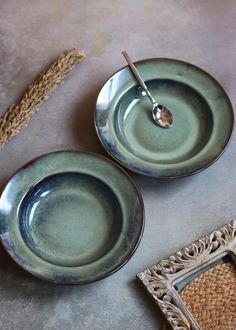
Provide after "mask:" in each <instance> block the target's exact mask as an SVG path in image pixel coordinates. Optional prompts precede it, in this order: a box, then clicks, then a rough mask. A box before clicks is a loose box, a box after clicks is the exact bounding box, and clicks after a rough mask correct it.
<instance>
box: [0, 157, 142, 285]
mask: <svg viewBox="0 0 236 330" xmlns="http://www.w3.org/2000/svg"><path fill="white" fill-rule="evenodd" d="M0 231H1V240H2V243H3V245H4V246H5V248H6V250H7V252H8V253H9V254H10V255H11V256H12V258H13V259H14V260H15V261H16V262H17V263H18V264H19V265H20V266H22V267H23V268H24V269H25V270H27V271H29V272H30V273H32V274H34V275H36V276H38V277H41V278H43V279H46V280H49V281H53V282H57V283H68V284H81V283H87V282H91V281H95V280H98V279H101V278H103V277H105V276H107V275H109V274H111V273H113V272H114V271H115V270H117V269H119V268H120V267H121V266H122V265H124V264H125V262H126V261H127V260H128V259H129V258H130V256H131V255H132V254H133V252H134V251H135V249H136V247H137V245H138V243H139V241H140V237H141V235H142V231H143V202H142V198H141V196H140V194H139V192H138V190H137V187H136V186H135V184H134V183H133V182H132V181H131V179H130V177H129V176H128V175H127V174H126V173H125V172H124V171H123V170H122V169H121V168H120V167H119V166H117V165H116V164H114V163H113V162H111V161H109V160H108V159H106V158H104V157H101V156H97V155H94V154H90V153H80V152H66V151H64V152H55V153H50V154H47V155H44V156H41V157H39V158H37V159H35V160H33V161H32V162H30V163H28V164H27V165H26V166H25V167H24V168H22V169H21V170H19V171H18V172H17V173H16V174H15V175H14V176H13V177H12V179H11V180H10V181H9V183H8V184H7V186H6V187H5V189H4V191H3V193H2V196H1V199H0Z"/></svg>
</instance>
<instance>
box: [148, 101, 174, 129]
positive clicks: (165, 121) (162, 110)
mask: <svg viewBox="0 0 236 330" xmlns="http://www.w3.org/2000/svg"><path fill="white" fill-rule="evenodd" d="M152 118H153V120H154V121H155V122H156V123H157V124H158V125H159V126H161V127H163V128H169V127H171V126H172V124H173V116H172V113H171V112H170V110H169V109H168V108H166V107H165V106H164V105H161V104H153V107H152Z"/></svg>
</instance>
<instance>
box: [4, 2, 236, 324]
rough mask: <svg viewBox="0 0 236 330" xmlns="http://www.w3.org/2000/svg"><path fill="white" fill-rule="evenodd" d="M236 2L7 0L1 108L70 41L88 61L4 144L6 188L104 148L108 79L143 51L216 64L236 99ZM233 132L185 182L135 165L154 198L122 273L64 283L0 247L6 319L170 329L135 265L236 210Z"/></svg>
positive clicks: (213, 69)
mask: <svg viewBox="0 0 236 330" xmlns="http://www.w3.org/2000/svg"><path fill="white" fill-rule="evenodd" d="M235 29H236V3H235V1H234V0H225V1H221V0H215V1H213V0H205V1H198V0H179V1H175V0H145V1H141V0H117V1H109V0H100V1H95V0H87V1H85V0H70V1H66V0H47V1H46V0H42V1H37V0H32V1H27V0H21V1H17V0H1V1H0V105H1V107H0V109H1V113H3V112H4V110H5V108H6V107H7V106H8V105H10V104H11V103H14V102H17V99H18V98H19V96H20V95H21V93H22V92H23V91H24V89H25V88H26V86H27V85H28V84H29V83H30V82H31V81H33V79H34V78H35V77H36V76H37V74H38V73H39V72H40V70H41V69H43V68H44V67H45V65H47V64H48V63H50V62H51V60H52V59H54V58H55V57H57V55H58V54H59V53H60V52H61V51H63V50H64V49H66V48H68V47H77V48H79V49H83V50H85V52H86V53H87V59H86V61H84V62H83V63H81V64H79V65H78V67H77V68H76V69H75V71H74V73H73V74H72V76H71V77H70V78H69V79H67V80H66V82H65V83H64V85H63V86H61V87H60V89H58V90H57V91H56V92H55V93H54V94H53V95H52V97H51V98H50V99H49V100H48V101H47V102H46V103H44V104H43V106H42V107H41V109H40V111H39V112H38V113H37V114H36V115H34V117H33V118H32V120H31V121H30V124H29V126H28V127H27V128H25V129H24V130H23V131H22V132H21V133H20V134H19V135H18V136H17V137H15V138H14V139H13V140H12V141H11V142H10V143H9V144H8V145H7V146H6V147H5V148H4V149H3V150H1V151H0V173H1V177H0V188H1V189H2V188H3V186H4V184H5V183H6V182H7V180H8V179H9V177H10V176H11V175H12V174H13V172H14V171H16V169H17V168H18V167H19V166H21V165H22V164H23V163H24V162H26V161H28V160H29V159H32V158H34V157H35V156H38V155H40V154H42V153H45V152H49V151H52V150H58V149H68V148H70V149H71V148H75V149H80V150H89V151H95V152H98V153H100V154H105V152H104V150H103V148H102V147H101V146H100V144H99V141H98V139H97V137H96V134H95V130H94V127H93V121H92V118H93V109H94V103H95V100H96V96H97V94H98V91H99V89H100V87H101V86H102V84H103V83H104V82H105V80H106V79H107V78H108V77H109V76H110V75H111V74H112V73H113V72H114V71H116V70H118V69H119V68H120V67H121V66H123V65H124V64H125V62H124V59H123V57H122V56H121V51H122V50H124V49H126V50H127V51H128V52H129V53H130V55H131V56H132V58H133V59H134V60H138V59H142V58H147V57H158V56H164V57H174V58H179V59H182V60H186V61H189V62H192V63H194V64H196V65H198V66H201V67H202V68H203V69H206V70H207V71H209V72H210V73H211V74H212V75H214V76H215V78H216V79H217V80H219V81H220V83H221V84H223V86H224V87H225V89H226V91H227V92H228V94H229V96H230V98H231V101H232V103H233V105H235V103H236V94H235V90H236V70H235V54H236V39H235ZM235 164H236V142H235V134H233V138H232V142H231V144H230V146H229V148H228V149H227V151H226V153H225V154H224V155H223V157H222V158H221V159H220V160H218V161H217V162H216V163H215V164H214V165H212V166H211V167H210V168H208V169H207V170H205V171H203V172H202V173H200V174H198V175H195V176H193V177H190V178H186V179H180V180H177V181H158V180H153V179H148V178H143V177H140V176H138V175H133V177H134V179H135V181H136V182H137V183H138V185H139V187H140V189H141V191H142V194H143V197H144V202H145V208H146V228H145V232H144V236H143V239H142V242H141V244H140V246H139V248H138V250H137V252H136V253H135V255H134V256H133V258H132V259H131V260H130V262H129V263H128V264H127V265H126V266H125V267H123V268H122V269H121V270H120V271H119V272H117V273H116V274H114V275H112V276H111V277H109V278H107V279H105V280H102V281H100V282H97V283H95V284H91V285H86V286H82V287H63V286H57V285H52V284H47V283H44V282H41V281H39V280H37V279H34V278H32V277H31V276H29V275H27V274H26V273H25V272H23V271H22V270H20V269H19V267H18V266H16V265H15V263H14V262H13V261H12V260H11V259H10V258H9V257H8V256H7V255H6V253H5V252H4V251H3V249H2V247H1V249H0V311H1V313H0V329H4V330H8V329H9V330H14V329H26V330H27V329H35V330H36V329H44V330H49V329H55V330H56V329H57V330H59V329H64V330H67V329H68V330H69V329H81V330H88V329H89V330H90V329H96V330H98V329H104V330H106V329H107V330H108V329H129V330H136V329H137V330H138V329H140V330H142V329H150V330H151V329H161V328H162V319H161V316H160V313H159V310H158V309H157V308H156V306H154V305H153V304H152V302H151V301H150V300H149V298H148V297H147V296H146V293H145V292H144V291H143V289H142V288H140V287H139V285H138V284H137V283H136V280H135V274H136V273H137V272H139V271H142V270H144V269H145V268H147V267H149V266H150V265H152V264H153V263H155V262H157V261H158V260H160V259H162V258H165V257H167V256H168V255H169V254H171V253H173V252H174V251H175V250H176V249H179V248H181V247H183V246H184V245H186V244H188V243H190V242H191V241H193V240H195V239H197V238H198V237H200V236H202V235H204V234H206V233H208V232H210V231H211V230H213V229H214V228H217V227H219V226H221V225H223V224H225V223H226V222H228V221H229V220H231V219H232V218H234V217H235V216H236V207H235V205H236V184H235V181H236V165H235Z"/></svg>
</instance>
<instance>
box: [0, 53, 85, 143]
mask: <svg viewBox="0 0 236 330" xmlns="http://www.w3.org/2000/svg"><path fill="white" fill-rule="evenodd" d="M84 57H85V55H84V53H82V52H78V51H77V50H76V49H74V48H73V49H69V50H67V51H65V52H64V53H63V54H62V55H60V56H59V58H58V59H57V60H56V61H55V62H54V63H53V64H52V65H51V66H50V67H49V68H48V69H47V70H46V71H44V72H42V73H41V74H40V76H39V77H38V79H37V80H36V81H35V82H34V84H33V85H31V86H29V88H28V89H27V91H26V92H25V94H24V95H23V97H22V99H21V100H20V102H19V103H18V104H17V105H11V106H10V107H9V108H8V109H7V110H6V112H5V113H4V114H3V115H2V117H0V148H2V147H3V146H4V145H5V144H6V143H7V142H8V141H9V140H10V139H11V138H12V137H13V136H14V135H16V134H17V133H19V131H20V130H21V129H22V128H23V127H25V126H26V125H27V124H28V122H29V119H30V117H31V116H32V115H33V113H34V112H35V111H36V110H38V108H39V106H40V104H41V103H42V102H43V101H45V100H47V99H48V97H49V95H50V94H51V93H52V91H54V90H55V89H56V88H57V87H58V86H59V85H60V84H61V83H62V81H63V79H64V78H65V77H66V76H67V75H68V74H69V73H70V72H71V70H72V69H73V67H74V66H75V65H76V64H77V63H78V62H80V61H81V60H82V59H83V58H84Z"/></svg>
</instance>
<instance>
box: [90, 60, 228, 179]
mask: <svg viewBox="0 0 236 330" xmlns="http://www.w3.org/2000/svg"><path fill="white" fill-rule="evenodd" d="M135 65H136V66H137V69H138V70H139V71H140V74H141V76H142V77H143V78H144V80H145V82H146V84H147V86H148V88H149V90H150V91H151V93H152V95H153V96H154V97H155V98H156V99H157V100H158V102H159V103H160V104H164V105H165V106H167V107H168V108H169V109H171V111H172V113H173V116H174V124H173V127H172V128H170V129H163V128H161V127H158V126H157V125H156V124H155V122H154V121H153V119H152V116H151V109H152V105H151V103H150V101H149V99H148V98H147V97H146V96H145V93H144V92H143V91H142V88H141V87H140V86H139V85H138V84H137V83H136V81H135V79H134V78H133V76H132V74H131V72H130V70H129V68H128V67H124V68H122V69H121V70H119V71H118V72H117V73H115V74H114V75H113V76H112V77H111V78H110V79H109V80H108V81H107V82H106V83H105V85H104V86H103V88H102V89H101V91H100V93H99V96H98V98H97V103H96V113H95V126H96V129H97V133H98V136H99V138H100V140H101V142H102V144H103V145H104V147H105V148H106V150H107V151H108V152H109V153H110V154H111V155H112V156H113V157H114V158H115V159H116V160H118V161H119V162H120V163H122V164H123V165H124V166H126V167H127V168H129V169H130V170H133V171H135V172H138V173H140V174H144V175H148V176H153V177H158V178H177V177H182V176H187V175H191V174H194V173H197V172H199V171H201V170H203V169H204V168H206V167H207V166H209V165H210V164H212V163H213V162H214V161H215V160H216V159H217V158H218V157H219V156H220V155H221V154H222V152H223V151H224V149H225V148H226V146H227V144H228V142H229V140H230V137H231V133H232V129H233V122H234V117H233V110H232V106H231V103H230V100H229V98H228V96H227V94H226V93H225V91H224V90H223V88H222V87H221V86H220V84H219V83H218V82H217V81H216V80H215V79H214V78H213V77H211V76H210V75H209V74H208V73H207V72H205V71H203V70H202V69H200V68H198V67H196V66H194V65H192V64H189V63H186V62H182V61H178V60H174V59H165V58H163V59H161V58H160V59H149V60H143V61H140V62H137V63H135Z"/></svg>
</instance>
